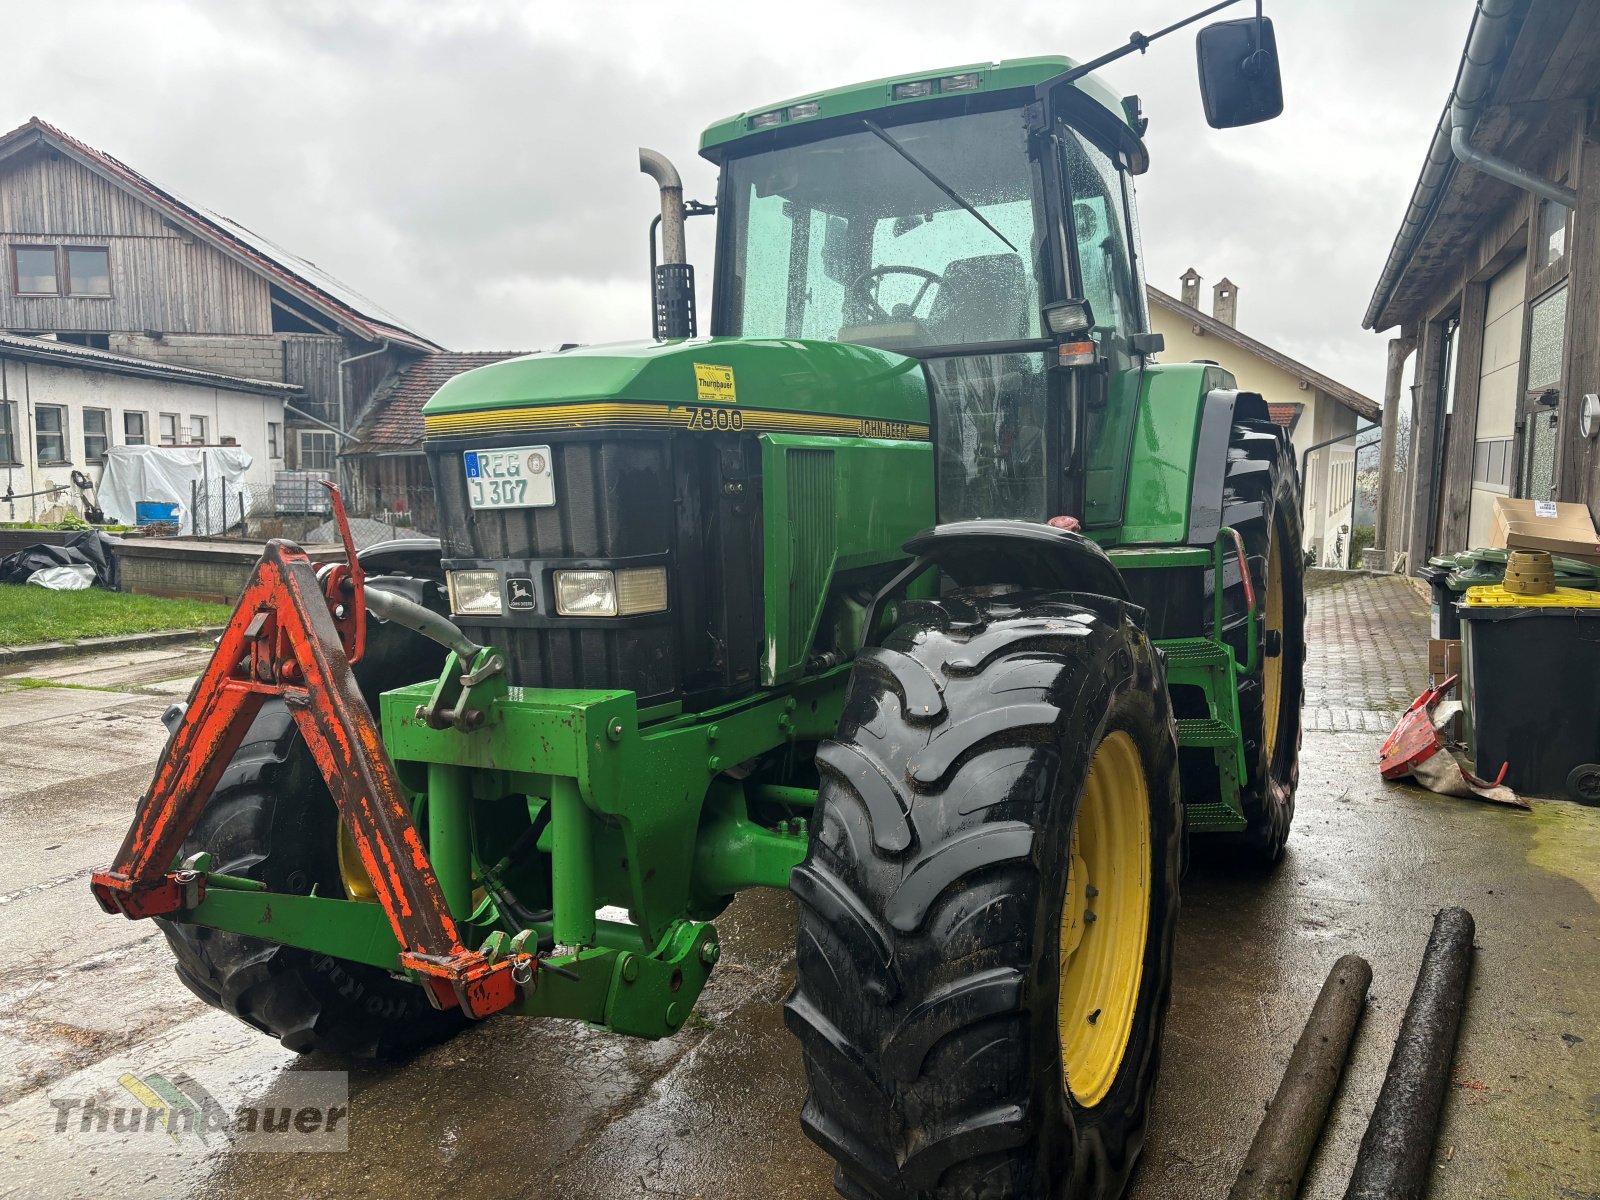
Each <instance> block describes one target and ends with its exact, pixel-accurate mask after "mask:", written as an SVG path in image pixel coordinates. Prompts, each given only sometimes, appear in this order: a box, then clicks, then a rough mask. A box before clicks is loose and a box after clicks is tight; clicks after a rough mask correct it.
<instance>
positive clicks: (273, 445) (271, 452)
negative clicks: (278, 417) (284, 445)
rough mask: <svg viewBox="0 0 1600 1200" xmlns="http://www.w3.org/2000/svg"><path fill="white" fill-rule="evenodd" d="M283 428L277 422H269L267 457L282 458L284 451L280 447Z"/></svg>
mask: <svg viewBox="0 0 1600 1200" xmlns="http://www.w3.org/2000/svg"><path fill="white" fill-rule="evenodd" d="M282 428H283V426H282V425H280V424H279V423H278V422H277V421H268V422H267V457H268V458H282V457H283V451H282V449H281V448H280V447H279V438H280V437H281V436H282V435H281V433H280V430H281V429H282Z"/></svg>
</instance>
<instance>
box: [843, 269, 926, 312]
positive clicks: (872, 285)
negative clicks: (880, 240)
mask: <svg viewBox="0 0 1600 1200" xmlns="http://www.w3.org/2000/svg"><path fill="white" fill-rule="evenodd" d="M885 275H915V276H917V277H918V278H919V279H921V280H922V286H921V287H919V288H918V289H917V294H916V295H915V296H913V297H912V298H911V303H910V304H907V305H905V306H904V311H903V312H902V313H901V314H900V315H901V316H904V317H914V316H916V313H917V305H919V304H921V303H922V298H923V297H924V296H926V295H927V294H928V289H929V288H931V287H933V286H934V285H935V284H940V283H943V282H944V276H943V275H940V274H939V273H938V272H937V271H926V270H924V269H923V268H921V267H903V266H897V265H896V264H894V263H886V264H884V265H883V266H881V267H873V268H872V270H870V271H863V272H862V273H861V274H859V275H857V276H856V277H855V278H854V279H853V280H851V281H850V287H849V291H850V294H851V296H853V297H854V298H856V299H857V300H861V301H864V302H865V303H866V306H867V312H868V314H869V315H870V316H871V318H872V319H873V320H875V321H892V320H895V319H896V317H895V316H894V315H892V314H890V313H888V312H886V311H885V310H884V307H883V305H881V304H879V303H878V287H879V285H880V284H881V283H882V281H883V277H884V276H885ZM895 307H896V308H900V307H901V306H900V305H898V304H897V305H895Z"/></svg>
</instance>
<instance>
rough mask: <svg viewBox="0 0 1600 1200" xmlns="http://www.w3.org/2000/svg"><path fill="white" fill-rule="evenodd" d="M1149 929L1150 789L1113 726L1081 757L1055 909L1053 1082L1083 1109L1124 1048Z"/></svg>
mask: <svg viewBox="0 0 1600 1200" xmlns="http://www.w3.org/2000/svg"><path fill="white" fill-rule="evenodd" d="M1149 927H1150V788H1149V785H1148V784H1147V783H1146V781H1145V775H1144V764H1143V762H1142V761H1141V760H1140V758H1139V750H1138V748H1137V747H1136V746H1135V745H1134V744H1133V739H1132V738H1131V737H1129V736H1128V735H1127V734H1126V733H1123V732H1122V731H1120V730H1119V731H1117V732H1115V733H1112V734H1110V735H1109V736H1108V737H1107V738H1106V739H1105V740H1104V741H1102V742H1101V743H1100V745H1099V746H1098V747H1097V748H1096V750H1095V752H1094V758H1093V759H1092V760H1091V761H1090V763H1089V778H1088V781H1087V782H1086V783H1085V784H1084V788H1083V802H1082V804H1081V805H1080V806H1079V808H1078V823H1077V825H1076V826H1075V827H1074V828H1073V831H1072V862H1071V865H1070V866H1069V868H1068V871H1067V899H1066V903H1065V904H1064V905H1063V907H1062V910H1061V990H1060V998H1059V1001H1058V1006H1057V1021H1058V1027H1059V1032H1060V1038H1061V1071H1062V1082H1063V1084H1064V1086H1065V1087H1066V1089H1067V1091H1068V1092H1069V1093H1070V1094H1071V1096H1072V1098H1073V1099H1074V1100H1076V1101H1077V1102H1078V1103H1079V1104H1080V1105H1082V1106H1083V1107H1085V1108H1093V1107H1094V1106H1095V1105H1096V1104H1099V1103H1100V1101H1102V1100H1104V1099H1105V1098H1106V1094H1107V1093H1108V1092H1110V1091H1111V1085H1112V1084H1113V1083H1114V1082H1116V1078H1117V1072H1118V1070H1119V1069H1120V1068H1121V1066H1122V1059H1123V1056H1124V1055H1125V1054H1126V1053H1127V1050H1128V1039H1129V1036H1130V1034H1131V1033H1132V1031H1133V1018H1134V1012H1135V1010H1136V1008H1137V1007H1138V1002H1139V983H1140V980H1141V979H1142V978H1143V976H1144V947H1145V939H1146V936H1147V935H1148V932H1149Z"/></svg>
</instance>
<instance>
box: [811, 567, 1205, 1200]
mask: <svg viewBox="0 0 1600 1200" xmlns="http://www.w3.org/2000/svg"><path fill="white" fill-rule="evenodd" d="M1134 611H1138V610H1134ZM902 613H903V621H902V624H901V625H900V626H899V628H897V629H896V630H895V632H894V633H893V634H891V635H890V637H889V638H888V639H887V640H886V642H885V644H884V645H883V647H881V648H879V649H876V650H872V651H868V652H867V653H866V654H864V655H863V656H862V658H861V659H860V660H859V661H858V665H857V667H856V669H855V673H854V675H853V677H852V680H851V685H850V693H849V697H848V699H847V702H846V706H845V713H844V718H843V720H842V722H841V724H840V727H839V731H838V733H837V735H836V737H835V738H834V739H833V740H832V741H829V742H827V743H824V745H823V747H822V748H821V750H820V751H819V752H818V764H819V767H820V768H821V787H820V790H819V794H818V805H817V811H816V817H815V821H814V824H813V836H812V843H811V848H810V851H809V853H808V854H807V856H806V859H805V861H804V862H803V863H802V864H801V865H800V866H799V867H797V868H795V871H794V876H793V880H792V887H793V889H794V892H795V894H796V896H797V897H798V899H799V901H800V906H801V913H800V926H799V945H798V955H797V979H796V985H795V990H794V993H793V995H792V996H791V997H790V1000H789V1003H788V1006H787V1011H786V1019H787V1023H788V1024H789V1026H790V1028H791V1029H792V1030H793V1031H794V1032H795V1033H796V1034H797V1035H798V1036H799V1038H800V1041H801V1046H802V1050H803V1053H804V1057H805V1063H806V1075H807V1079H808V1082H809V1085H810V1090H809V1094H808V1097H807V1100H806V1104H805V1109H804V1111H803V1113H802V1118H801V1120H802V1124H803V1126H804V1128H805V1131H806V1133H807V1134H808V1135H809V1136H810V1137H811V1138H812V1139H813V1140H814V1141H816V1142H817V1143H818V1144H819V1145H821V1146H822V1147H823V1148H824V1149H825V1150H827V1151H828V1152H829V1153H830V1154H832V1155H833V1156H834V1158H835V1159H836V1161H837V1163H838V1170H837V1172H836V1175H835V1183H836V1184H837V1186H838V1188H839V1190H840V1192H841V1193H842V1194H844V1195H846V1196H850V1197H856V1198H859V1200H913V1198H915V1200H956V1198H958V1197H961V1198H966V1197H980V1196H982V1197H987V1196H994V1197H1021V1198H1043V1197H1073V1198H1075V1200H1106V1198H1110V1197H1114V1196H1116V1195H1118V1194H1120V1193H1121V1191H1122V1189H1123V1187H1124V1185H1125V1183H1126V1181H1127V1178H1128V1174H1129V1172H1130V1171H1131V1170H1132V1168H1133V1165H1134V1162H1135V1161H1136V1159H1137V1156H1138V1153H1139V1149H1140V1147H1141V1145H1142V1142H1143V1135H1144V1127H1145V1121H1146V1117H1147V1114H1148V1109H1149V1103H1150V1095H1151V1091H1152V1088H1153V1084H1154V1080H1155V1076H1156V1069H1157V1063H1158V1058H1159V1049H1160V1037H1161V1026H1162V1021H1163V1018H1164V1016H1165V1013H1166V1008H1167V1001H1168V996H1169V993H1170V987H1171V978H1172V948H1173V941H1174V935H1175V932H1176V923H1177V911H1178V877H1179V873H1180V869H1181V865H1182V864H1181V850H1182V834H1183V816H1182V808H1181V799H1180V793H1179V785H1178V773H1177V745H1176V733H1175V727H1174V725H1173V722H1172V716H1171V712H1170V709H1169V707H1168V703H1167V695H1166V688H1165V682H1164V680H1163V678H1162V675H1161V670H1160V666H1159V663H1158V661H1157V656H1156V655H1155V653H1154V651H1153V649H1152V647H1151V644H1150V642H1149V640H1148V638H1147V637H1146V636H1145V634H1144V632H1143V630H1142V629H1141V628H1139V627H1138V626H1137V625H1136V624H1135V623H1134V620H1133V619H1132V618H1131V616H1130V615H1129V608H1128V606H1124V605H1122V604H1121V603H1119V602H1118V601H1115V600H1111V599H1107V598H1104V597H1091V596H1079V595H1062V594H1056V595H1039V594H1031V593H1024V594H1019V595H1012V596H1006V597H1000V598H994V599H985V598H977V597H973V596H969V595H964V594H958V595H956V596H950V597H946V598H944V599H942V600H939V601H920V602H911V603H908V604H905V605H903V606H902ZM1107 746H1118V747H1122V748H1123V749H1122V750H1121V751H1120V754H1121V756H1122V757H1123V759H1124V760H1125V761H1128V762H1132V763H1134V764H1136V766H1135V767H1134V768H1133V771H1134V773H1135V774H1136V775H1137V776H1138V778H1140V779H1142V781H1143V788H1144V792H1145V800H1144V807H1143V810H1142V811H1141V813H1140V815H1141V816H1143V817H1147V821H1144V822H1137V824H1138V825H1139V827H1140V828H1142V829H1143V830H1144V837H1145V844H1143V845H1142V846H1140V848H1139V849H1138V850H1137V851H1136V852H1134V853H1133V854H1132V855H1131V857H1130V858H1128V859H1126V860H1124V861H1125V862H1128V863H1131V864H1132V865H1131V867H1130V868H1129V869H1128V870H1126V871H1124V872H1122V873H1120V874H1117V875H1113V876H1105V877H1102V878H1101V883H1102V884H1103V885H1104V888H1105V891H1104V892H1103V893H1101V892H1096V891H1093V890H1092V889H1090V888H1088V887H1083V888H1080V887H1079V885H1078V883H1077V882H1075V880H1076V879H1077V878H1080V877H1082V876H1083V872H1082V863H1083V861H1084V859H1082V858H1079V859H1078V865H1077V866H1074V862H1073V860H1074V855H1075V847H1077V846H1078V845H1079V842H1078V841H1075V837H1074V834H1075V831H1076V832H1078V833H1079V834H1081V836H1082V838H1084V839H1087V838H1088V837H1090V836H1091V834H1090V832H1089V828H1088V824H1087V823H1086V821H1081V820H1080V815H1081V814H1082V813H1084V812H1087V811H1089V808H1088V806H1087V805H1086V804H1085V801H1084V797H1085V796H1086V795H1088V794H1090V792H1093V793H1094V795H1095V796H1096V799H1095V801H1094V810H1095V811H1097V812H1101V813H1107V812H1111V813H1116V812H1120V811H1123V810H1120V809H1118V808H1117V807H1116V806H1115V805H1112V806H1111V807H1107V803H1108V801H1107V800H1106V799H1105V798H1106V797H1108V796H1120V797H1122V798H1123V799H1124V800H1126V798H1127V797H1128V796H1130V795H1133V794H1135V793H1136V791H1137V789H1135V788H1129V789H1126V790H1124V791H1120V792H1119V791H1116V790H1114V789H1113V790H1107V788H1108V785H1107V783H1106V782H1105V780H1107V779H1115V778H1124V779H1132V778H1133V776H1131V775H1129V776H1120V777H1119V776H1101V777H1100V778H1101V781H1100V782H1095V781H1092V780H1091V775H1090V770H1089V767H1090V763H1091V760H1093V761H1094V763H1095V764H1096V765H1095V768H1094V770H1095V772H1096V773H1099V772H1101V771H1102V770H1104V769H1108V768H1103V767H1102V766H1101V764H1102V763H1103V762H1109V761H1110V759H1109V758H1107V757H1103V756H1102V751H1103V750H1104V748H1105V747H1107ZM1130 746H1131V747H1132V751H1133V753H1132V755H1131V756H1129V755H1128V753H1127V749H1126V748H1127V747H1130ZM1097 820H1101V821H1102V824H1104V829H1102V832H1104V830H1105V829H1110V828H1111V825H1109V824H1105V823H1104V821H1103V818H1097ZM1128 827H1130V826H1129V825H1127V824H1124V825H1123V826H1121V828H1122V829H1123V830H1126V829H1127V828H1128ZM1134 844H1138V843H1134ZM1084 853H1085V855H1088V853H1089V851H1088V848H1087V846H1085V847H1084ZM1069 877H1071V878H1072V879H1073V880H1074V882H1071V883H1070V884H1069ZM1124 878H1126V880H1127V881H1128V882H1126V884H1125V885H1124V883H1122V882H1119V883H1117V884H1116V886H1112V884H1111V882H1110V881H1111V880H1113V879H1116V880H1123V879H1124ZM1124 886H1126V887H1127V888H1135V887H1136V888H1137V889H1138V891H1137V896H1138V897H1139V907H1137V908H1135V909H1133V910H1132V911H1136V912H1139V913H1140V914H1141V916H1142V917H1143V919H1142V920H1139V921H1124V920H1123V918H1122V916H1120V915H1118V914H1120V913H1123V912H1125V911H1128V910H1124V909H1119V908H1118V907H1117V900H1118V897H1119V896H1123V895H1129V894H1134V893H1130V892H1125V891H1123V890H1121V889H1123V888H1124ZM1091 894H1092V895H1097V896H1099V897H1100V898H1099V899H1097V900H1095V901H1093V903H1095V904H1099V905H1102V906H1103V907H1102V912H1103V913H1106V914H1110V915H1109V916H1106V917H1102V919H1101V920H1099V921H1098V922H1094V918H1087V919H1086V920H1083V921H1079V920H1076V919H1074V914H1082V913H1083V912H1084V907H1085V905H1087V904H1088V903H1090V902H1089V901H1088V900H1086V899H1085V897H1086V896H1088V895H1091ZM1064 912H1065V913H1067V914H1068V921H1067V923H1066V925H1064V924H1063V913H1064ZM1069 927H1070V928H1071V929H1072V931H1073V932H1074V935H1075V936H1076V937H1077V938H1078V939H1079V940H1078V941H1076V942H1075V943H1072V944H1069V943H1068V928H1069ZM1102 936H1103V937H1104V938H1105V939H1109V940H1105V941H1100V942H1093V941H1091V940H1090V939H1092V938H1096V937H1102ZM1129 938H1131V939H1134V940H1133V941H1131V942H1130V941H1128V940H1127V939H1129ZM1095 946H1103V947H1108V948H1112V950H1113V952H1114V953H1115V954H1126V956H1127V957H1126V960H1125V961H1126V962H1127V963H1128V964H1130V965H1131V966H1132V967H1133V968H1134V970H1133V972H1132V975H1131V977H1130V976H1128V975H1126V974H1125V975H1124V976H1123V977H1122V978H1124V979H1126V983H1125V986H1123V987H1122V988H1121V989H1120V990H1117V989H1111V990H1110V991H1108V992H1107V993H1106V995H1107V1000H1106V1002H1105V1003H1104V1004H1103V1005H1100V1004H1099V1001H1098V1000H1085V999H1084V997H1085V996H1086V995H1088V996H1097V995H1099V994H1100V993H1098V992H1089V993H1083V992H1081V989H1079V988H1078V987H1077V985H1076V984H1075V983H1074V970H1075V968H1074V964H1076V963H1078V962H1080V961H1081V960H1080V959H1079V955H1083V954H1085V953H1090V952H1091V950H1090V948H1092V947H1095ZM1089 961H1094V959H1093V957H1091V959H1090V960H1089ZM1114 977H1115V976H1108V977H1107V978H1114ZM1113 993H1114V994H1113ZM1064 997H1065V1000H1064V999H1063V998H1064ZM1077 1002H1081V1003H1085V1004H1087V1003H1094V1004H1096V1007H1094V1008H1093V1009H1092V1010H1089V1009H1084V1010H1083V1011H1084V1012H1089V1014H1090V1015H1088V1016H1087V1018H1085V1017H1083V1015H1082V1013H1081V1012H1078V1011H1076V1010H1075V1009H1074V1008H1073V1004H1074V1003H1077ZM1118 1013H1122V1014H1124V1015H1125V1017H1126V1021H1125V1027H1118V1021H1117V1017H1116V1014H1118ZM1085 1020H1087V1023H1088V1024H1089V1025H1097V1026H1098V1025H1099V1023H1100V1022H1101V1021H1103V1022H1104V1026H1103V1027H1104V1029H1105V1031H1106V1034H1107V1035H1108V1036H1111V1037H1113V1038H1114V1039H1115V1040H1113V1041H1112V1042H1111V1043H1110V1044H1109V1051H1108V1050H1107V1044H1106V1043H1103V1042H1099V1043H1095V1041H1094V1039H1096V1037H1097V1035H1098V1033H1099V1029H1098V1028H1097V1030H1096V1034H1091V1035H1089V1039H1090V1041H1091V1044H1092V1045H1098V1049H1094V1048H1091V1050H1090V1051H1089V1052H1088V1053H1086V1054H1085V1053H1080V1052H1079V1050H1078V1048H1077V1046H1076V1042H1077V1041H1081V1040H1083V1039H1082V1038H1081V1037H1079V1036H1078V1035H1079V1034H1082V1032H1083V1029H1084V1021H1085ZM1074 1031H1076V1033H1075V1032H1074ZM1064 1063H1065V1064H1069V1065H1068V1066H1066V1067H1064ZM1070 1064H1081V1065H1082V1068H1083V1069H1082V1071H1081V1073H1080V1072H1079V1071H1078V1070H1076V1069H1075V1067H1074V1066H1072V1065H1070ZM1064 1075H1065V1077H1066V1079H1067V1082H1065V1083H1064ZM1080 1091H1087V1092H1091V1093H1092V1094H1091V1095H1089V1096H1088V1097H1087V1100H1088V1102H1087V1103H1085V1102H1082V1099H1081V1098H1080V1094H1079V1093H1080Z"/></svg>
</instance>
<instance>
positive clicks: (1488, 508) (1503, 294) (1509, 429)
mask: <svg viewBox="0 0 1600 1200" xmlns="http://www.w3.org/2000/svg"><path fill="white" fill-rule="evenodd" d="M1527 266H1528V264H1527V255H1519V256H1518V257H1517V258H1516V259H1515V260H1514V261H1513V262H1511V263H1509V264H1507V266H1506V267H1505V269H1504V270H1502V271H1501V272H1500V273H1499V274H1498V275H1496V276H1495V277H1494V278H1493V279H1492V280H1490V281H1489V297H1488V304H1487V308H1486V311H1485V313H1484V328H1483V374H1482V376H1481V378H1480V381H1479V384H1478V431H1477V440H1478V441H1483V440H1485V439H1487V438H1508V437H1512V436H1513V435H1514V434H1515V433H1516V429H1517V376H1518V371H1519V369H1520V367H1521V360H1522V321H1523V314H1524V310H1525V305H1524V296H1525V294H1526V290H1527ZM1506 494H1507V493H1506V492H1503V491H1501V490H1499V489H1497V488H1487V487H1484V486H1482V485H1481V484H1473V487H1472V496H1471V498H1470V502H1469V505H1468V510H1467V544H1468V545H1469V546H1481V545H1482V544H1483V543H1484V542H1485V541H1487V540H1488V537H1489V531H1490V529H1491V528H1492V527H1493V524H1494V498H1495V497H1496V496H1503V495H1506ZM1456 548H1458V547H1452V549H1456Z"/></svg>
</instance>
